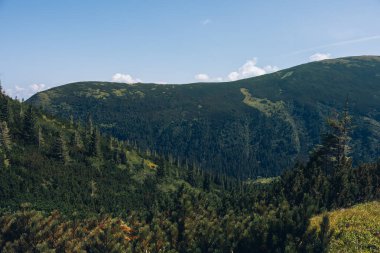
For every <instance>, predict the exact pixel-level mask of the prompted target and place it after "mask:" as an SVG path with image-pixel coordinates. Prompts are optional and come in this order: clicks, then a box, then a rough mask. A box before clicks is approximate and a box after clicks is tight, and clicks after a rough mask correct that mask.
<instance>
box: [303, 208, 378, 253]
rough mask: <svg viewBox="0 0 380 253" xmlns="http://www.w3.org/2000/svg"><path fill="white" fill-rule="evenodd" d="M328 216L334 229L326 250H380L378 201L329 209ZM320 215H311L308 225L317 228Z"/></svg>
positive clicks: (333, 251) (364, 251) (365, 251)
mask: <svg viewBox="0 0 380 253" xmlns="http://www.w3.org/2000/svg"><path fill="white" fill-rule="evenodd" d="M328 216H329V219H330V227H331V229H333V231H334V234H333V238H332V241H331V242H330V246H329V251H328V252H331V253H335V252H361V253H367V252H380V202H379V201H374V202H369V203H364V204H359V205H356V206H353V207H351V208H347V209H340V210H336V211H331V212H329V213H328ZM322 217H323V215H318V216H316V217H313V218H312V219H311V224H310V226H311V227H317V228H318V224H320V223H321V220H322Z"/></svg>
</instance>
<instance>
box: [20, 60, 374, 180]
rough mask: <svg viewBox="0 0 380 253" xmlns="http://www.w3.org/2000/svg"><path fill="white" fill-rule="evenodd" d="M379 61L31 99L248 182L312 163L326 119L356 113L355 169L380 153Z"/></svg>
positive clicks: (99, 87)
mask: <svg viewBox="0 0 380 253" xmlns="http://www.w3.org/2000/svg"><path fill="white" fill-rule="evenodd" d="M379 84H380V57H376V56H362V57H347V58H341V59H333V60H325V61H321V62H313V63H308V64H304V65H300V66H296V67H293V68H290V69H285V70H281V71H278V72H276V73H272V74H268V75H264V76H260V77H255V78H250V79H245V80H239V81H235V82H229V83H195V84H186V85H159V84H141V83H138V84H123V83H108V82H80V83H72V84H67V85H63V86H60V87H56V88H53V89H50V90H47V91H44V92H41V93H38V94H36V95H35V96H33V97H32V98H30V99H29V100H28V101H27V102H28V103H29V104H32V105H35V106H37V107H41V108H43V109H44V110H46V111H48V112H50V113H52V114H53V115H57V116H59V117H62V118H68V117H70V115H72V116H73V117H74V119H75V120H76V121H80V122H82V124H83V123H85V122H86V121H87V119H88V117H89V115H90V116H92V117H93V121H94V122H95V123H96V124H97V125H98V126H99V129H100V131H101V132H102V133H108V134H111V135H113V136H115V137H117V138H119V139H121V140H129V141H130V142H131V143H136V145H137V146H138V147H140V148H141V149H142V150H146V149H150V150H151V151H156V152H157V153H158V154H160V155H161V156H166V157H172V158H173V159H176V160H180V161H181V163H188V164H195V165H196V166H197V167H200V168H203V169H206V170H212V171H218V172H221V173H225V174H228V175H233V176H235V177H241V178H247V177H250V178H255V177H257V176H273V175H279V174H280V173H281V172H282V171H283V170H284V169H285V168H288V167H289V166H293V165H294V164H295V162H296V161H300V160H301V161H305V160H307V157H308V152H309V151H310V150H311V149H312V148H313V146H314V145H315V144H317V143H319V142H320V135H321V133H322V132H324V130H325V129H324V123H325V119H326V117H329V116H332V114H334V112H335V111H340V110H341V109H342V108H343V105H344V101H345V99H346V97H348V98H349V100H350V111H351V113H352V114H353V116H354V122H353V125H354V126H355V127H354V128H353V131H352V133H351V135H352V142H351V144H352V146H353V147H354V148H355V152H354V153H353V154H352V156H353V160H354V164H358V163H359V162H364V161H366V162H369V161H372V162H373V158H375V157H378V156H379V155H380V149H379V145H380V143H379V140H380V114H379V112H380V89H379Z"/></svg>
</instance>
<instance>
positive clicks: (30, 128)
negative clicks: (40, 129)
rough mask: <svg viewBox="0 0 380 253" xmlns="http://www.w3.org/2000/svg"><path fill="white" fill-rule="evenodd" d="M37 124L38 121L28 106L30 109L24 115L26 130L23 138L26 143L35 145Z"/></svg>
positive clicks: (29, 107)
mask: <svg viewBox="0 0 380 253" xmlns="http://www.w3.org/2000/svg"><path fill="white" fill-rule="evenodd" d="M35 124H36V119H35V116H34V113H33V110H32V107H31V106H28V109H27V110H26V112H25V115H24V129H23V136H24V140H25V142H26V143H30V144H31V143H33V142H34V141H35Z"/></svg>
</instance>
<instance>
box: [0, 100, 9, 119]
mask: <svg viewBox="0 0 380 253" xmlns="http://www.w3.org/2000/svg"><path fill="white" fill-rule="evenodd" d="M4 121H5V122H7V123H8V122H9V100H8V99H7V98H6V97H5V96H4V95H3V94H0V122H4Z"/></svg>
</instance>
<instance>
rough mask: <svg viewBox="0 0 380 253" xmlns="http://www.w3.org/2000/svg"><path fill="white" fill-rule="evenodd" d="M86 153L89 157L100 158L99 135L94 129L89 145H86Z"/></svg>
mask: <svg viewBox="0 0 380 253" xmlns="http://www.w3.org/2000/svg"><path fill="white" fill-rule="evenodd" d="M88 152H89V155H90V156H94V157H101V156H102V154H101V149H100V133H99V130H98V129H95V130H94V131H93V132H92V134H91V138H90V143H89V145H88Z"/></svg>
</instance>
